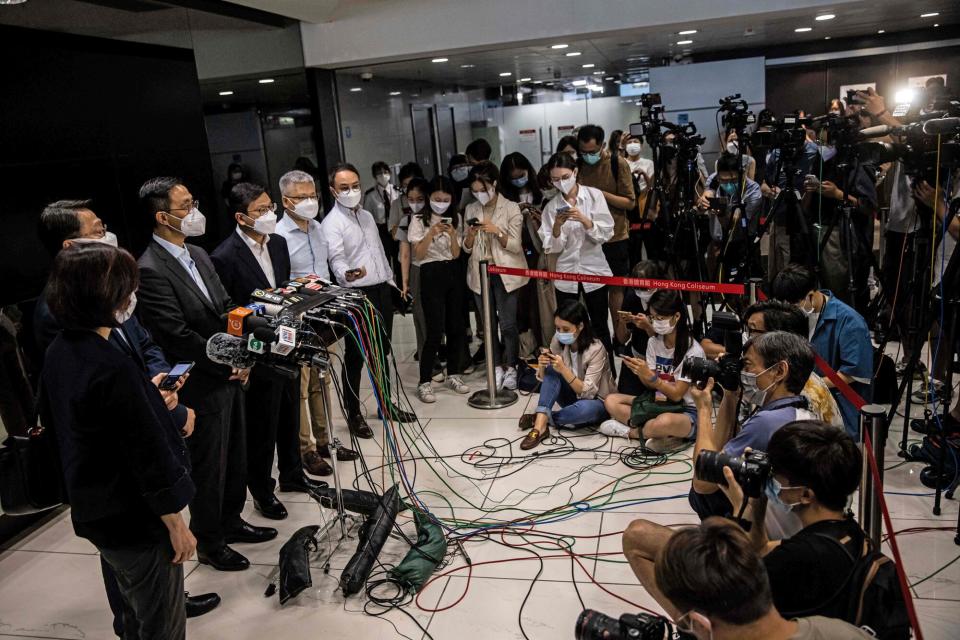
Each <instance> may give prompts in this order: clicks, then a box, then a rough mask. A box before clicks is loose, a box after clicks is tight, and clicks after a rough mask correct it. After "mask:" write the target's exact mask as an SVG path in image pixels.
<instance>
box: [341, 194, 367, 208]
mask: <svg viewBox="0 0 960 640" xmlns="http://www.w3.org/2000/svg"><path fill="white" fill-rule="evenodd" d="M361 198H363V192H362V191H361V190H360V189H350V190H349V191H341V192H340V193H338V194H337V202H339V203H340V204H341V205H343V206H344V207H346V208H347V209H354V208H356V206H357V205H358V204H360V199H361Z"/></svg>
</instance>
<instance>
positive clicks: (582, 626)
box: [574, 609, 694, 640]
mask: <svg viewBox="0 0 960 640" xmlns="http://www.w3.org/2000/svg"><path fill="white" fill-rule="evenodd" d="M574 637H575V638H576V639H577V640H670V639H671V638H678V639H682V638H693V637H694V636H692V635H690V634H688V633H685V632H683V631H677V632H676V634H674V631H673V625H671V624H670V621H669V620H667V619H666V618H664V617H663V616H655V615H651V614H649V613H637V614H632V613H625V614H623V615H622V616H620V617H619V618H611V617H610V616H608V615H605V614H603V613H600V612H599V611H594V610H593V609H584V610H583V611H582V612H581V613H580V616H579V617H577V626H576V627H575V629H574Z"/></svg>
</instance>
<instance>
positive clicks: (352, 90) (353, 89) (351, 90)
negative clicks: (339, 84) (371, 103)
mask: <svg viewBox="0 0 960 640" xmlns="http://www.w3.org/2000/svg"><path fill="white" fill-rule="evenodd" d="M361 91H363V89H361V88H360V87H350V92H351V93H360V92H361Z"/></svg>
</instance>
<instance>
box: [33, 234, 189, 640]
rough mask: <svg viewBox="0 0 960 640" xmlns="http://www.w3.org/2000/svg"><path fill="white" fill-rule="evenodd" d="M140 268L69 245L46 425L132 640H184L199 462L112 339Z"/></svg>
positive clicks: (76, 521) (55, 291) (55, 286)
mask: <svg viewBox="0 0 960 640" xmlns="http://www.w3.org/2000/svg"><path fill="white" fill-rule="evenodd" d="M137 285H138V269H137V263H136V261H134V259H133V257H132V256H131V255H130V254H129V253H127V252H126V251H124V250H122V249H116V248H114V247H111V246H109V245H105V244H84V245H76V246H72V247H69V248H66V249H64V250H63V251H61V252H60V253H59V255H58V256H57V258H56V260H55V262H54V265H53V271H52V273H51V276H50V281H49V286H48V290H47V301H48V303H49V305H50V309H51V311H52V312H53V314H54V316H55V317H56V319H57V321H58V322H59V323H60V325H61V326H62V327H63V328H64V329H63V332H62V333H61V334H60V335H59V336H58V337H57V338H56V340H54V342H53V344H52V345H50V348H49V350H48V351H47V356H46V361H45V366H44V370H43V374H42V382H41V411H42V416H43V423H44V425H46V426H48V427H49V428H51V429H52V430H53V432H54V434H55V435H56V440H57V443H58V445H59V452H60V458H61V463H62V470H63V479H64V482H65V487H66V491H67V496H68V498H69V502H70V506H71V518H72V520H73V527H74V531H75V532H76V534H77V535H78V536H80V537H83V538H87V539H88V540H90V541H91V542H92V543H93V544H94V545H95V546H96V547H97V548H98V549H99V550H100V554H101V556H102V557H103V559H104V560H105V561H106V562H107V564H109V565H110V567H111V568H112V569H113V570H114V572H115V573H116V576H117V582H118V584H119V586H120V591H121V593H122V595H123V599H124V631H125V637H132V638H143V639H146V638H164V639H167V638H184V637H185V628H186V623H185V615H184V592H183V564H182V563H183V562H184V561H185V560H188V559H190V558H191V557H192V556H193V553H194V551H195V549H196V539H195V538H194V537H193V534H192V533H191V532H190V530H189V529H188V528H187V525H186V524H185V523H184V521H183V518H182V516H181V515H180V512H181V511H182V510H183V508H184V507H186V505H187V503H188V502H189V501H190V499H191V498H192V497H193V494H194V486H193V481H192V480H191V479H190V462H189V460H190V459H189V456H188V454H187V450H186V447H185V445H184V443H183V438H182V437H181V435H180V431H179V429H177V426H176V425H175V423H174V421H173V419H172V417H171V415H170V411H169V409H170V407H171V406H175V405H176V402H177V397H176V393H175V392H173V393H166V394H165V395H166V397H164V395H161V392H160V391H158V390H157V388H156V386H154V384H153V383H152V382H151V380H150V378H149V377H148V375H147V373H146V372H145V371H143V370H142V369H141V368H139V367H137V366H136V365H135V364H134V363H133V361H132V360H130V359H129V358H127V357H125V356H124V355H123V353H121V352H120V351H119V350H117V349H116V348H114V347H113V346H112V345H110V344H109V342H108V339H109V336H110V331H111V329H112V328H113V327H116V326H118V325H119V324H121V323H122V322H123V321H124V320H126V319H127V318H128V317H129V316H130V314H132V313H133V308H134V306H135V305H136V289H137Z"/></svg>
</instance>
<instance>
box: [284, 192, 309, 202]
mask: <svg viewBox="0 0 960 640" xmlns="http://www.w3.org/2000/svg"><path fill="white" fill-rule="evenodd" d="M283 197H284V198H289V199H290V200H295V201H299V200H306V199H307V198H313V199H314V200H316V199H317V194H316V193H308V194H307V195H305V196H283Z"/></svg>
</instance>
